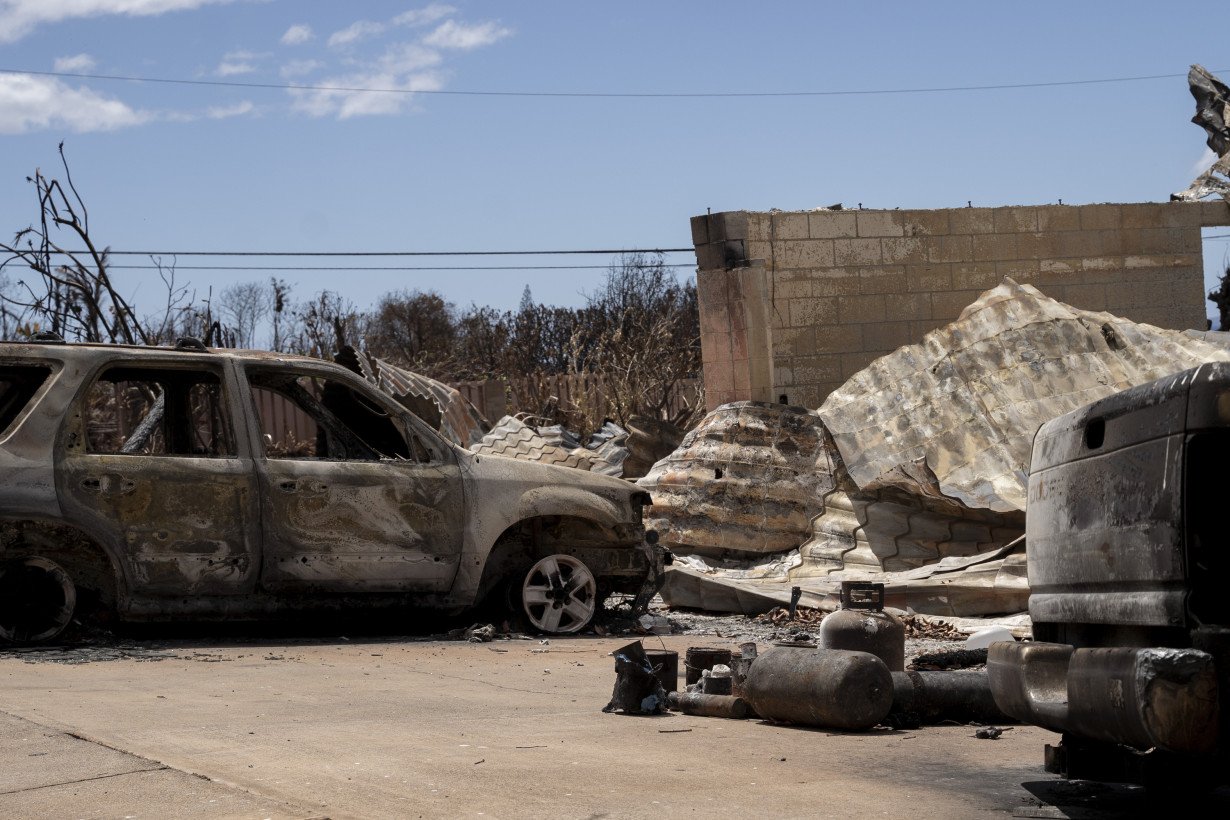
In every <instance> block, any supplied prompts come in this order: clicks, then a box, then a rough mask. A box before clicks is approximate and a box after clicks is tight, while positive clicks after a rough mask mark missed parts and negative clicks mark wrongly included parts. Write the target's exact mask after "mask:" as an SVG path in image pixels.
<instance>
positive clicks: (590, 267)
mask: <svg viewBox="0 0 1230 820" xmlns="http://www.w3.org/2000/svg"><path fill="white" fill-rule="evenodd" d="M609 267H610V265H474V266H457V267H454V266H448V265H444V266H428V267H411V266H401V265H394V266H364V265H358V266H353V265H307V266H303V265H176V266H174V269H175V270H177V271H181V270H277V271H322V270H323V271H364V270H379V271H416V270H419V271H439V270H607V269H608V268H609ZM662 267H664V268H694V267H696V264H695V263H692V264H671V265H663V266H662ZM107 269H108V270H162V268H161V267H159V266H158V265H109V266H108V268H107Z"/></svg>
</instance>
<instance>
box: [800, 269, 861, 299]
mask: <svg viewBox="0 0 1230 820" xmlns="http://www.w3.org/2000/svg"><path fill="white" fill-rule="evenodd" d="M860 291H861V287H860V285H859V278H858V269H857V268H831V269H829V270H818V271H814V272H812V273H811V292H812V295H813V296H853V295H855V294H857V293H859V292H860Z"/></svg>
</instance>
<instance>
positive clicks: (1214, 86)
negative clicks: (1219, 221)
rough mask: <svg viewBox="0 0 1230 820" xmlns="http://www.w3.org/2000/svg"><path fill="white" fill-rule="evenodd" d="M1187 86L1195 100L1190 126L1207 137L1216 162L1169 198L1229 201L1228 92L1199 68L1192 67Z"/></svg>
mask: <svg viewBox="0 0 1230 820" xmlns="http://www.w3.org/2000/svg"><path fill="white" fill-rule="evenodd" d="M1187 86H1188V88H1189V89H1190V90H1191V92H1192V96H1193V97H1195V98H1196V115H1195V116H1194V117H1192V122H1194V123H1195V124H1196V125H1199V126H1200V127H1201V128H1203V129H1204V130H1205V133H1207V134H1208V139H1207V140H1206V141H1205V144H1206V145H1208V146H1209V150H1211V151H1212V152H1213V153H1214V154H1216V155H1217V157H1218V159H1217V161H1216V162H1214V163H1213V166H1212V167H1211V168H1209V170H1207V171H1205V172H1204V173H1203V174H1201V175H1200V176H1198V177H1196V179H1195V180H1194V181H1193V182H1192V184H1191V185H1190V186H1188V188H1187V190H1185V191H1180V192H1179V193H1177V194H1172V195H1171V197H1170V198H1171V199H1178V200H1185V201H1194V200H1197V199H1204V198H1205V197H1207V196H1213V195H1215V194H1219V195H1221V196H1222V197H1224V198H1226V199H1227V200H1230V88H1227V86H1226V85H1225V83H1223V82H1221V81H1220V80H1218V79H1217V78H1216V77H1214V76H1213V75H1212V74H1211V73H1210V72H1209V70H1208V69H1206V68H1205V67H1204V66H1201V65H1193V66H1192V68H1191V71H1189V72H1188V74H1187Z"/></svg>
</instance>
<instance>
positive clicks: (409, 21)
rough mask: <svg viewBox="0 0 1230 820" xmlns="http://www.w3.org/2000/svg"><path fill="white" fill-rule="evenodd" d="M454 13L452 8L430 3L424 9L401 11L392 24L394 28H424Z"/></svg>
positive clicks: (454, 10)
mask: <svg viewBox="0 0 1230 820" xmlns="http://www.w3.org/2000/svg"><path fill="white" fill-rule="evenodd" d="M456 11H457V9H455V8H453V7H452V6H446V5H444V4H443V3H432V4H431V5H430V6H426V7H425V8H421V9H411V10H410V11H403V12H402V13H401V14H399V15H397V16H396V17H394V18H393V20H392V22H393V25H395V26H426V25H428V24H430V23H434V22H436V21H437V20H443V19H444V18H445V17H448V16H449V15H450V14H453V13H455V12H456Z"/></svg>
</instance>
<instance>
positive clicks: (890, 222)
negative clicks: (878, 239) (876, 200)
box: [855, 211, 904, 236]
mask: <svg viewBox="0 0 1230 820" xmlns="http://www.w3.org/2000/svg"><path fill="white" fill-rule="evenodd" d="M855 213H857V214H858V235H859V236H902V235H904V229H903V228H902V227H901V212H900V211H856V212H855Z"/></svg>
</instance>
